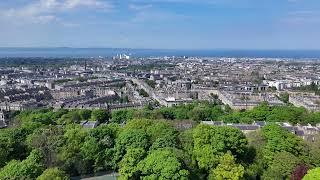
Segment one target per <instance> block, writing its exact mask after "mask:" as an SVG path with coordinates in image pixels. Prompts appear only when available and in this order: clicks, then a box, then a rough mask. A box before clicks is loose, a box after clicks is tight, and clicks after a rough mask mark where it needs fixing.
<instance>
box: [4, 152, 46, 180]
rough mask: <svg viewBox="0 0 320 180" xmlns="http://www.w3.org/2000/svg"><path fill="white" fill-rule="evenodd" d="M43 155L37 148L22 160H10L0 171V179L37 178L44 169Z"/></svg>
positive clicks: (27, 179)
mask: <svg viewBox="0 0 320 180" xmlns="http://www.w3.org/2000/svg"><path fill="white" fill-rule="evenodd" d="M42 158H43V155H42V154H41V152H40V151H38V150H33V151H32V152H31V153H30V155H29V156H28V157H27V159H25V160H23V161H18V160H12V161H10V162H9V163H8V164H7V165H6V166H4V167H3V168H2V169H1V171H0V179H26V180H32V179H35V178H37V177H38V176H39V175H40V174H41V173H42V171H43V170H44V165H43V163H42Z"/></svg>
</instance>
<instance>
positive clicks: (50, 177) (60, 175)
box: [37, 167, 69, 180]
mask: <svg viewBox="0 0 320 180" xmlns="http://www.w3.org/2000/svg"><path fill="white" fill-rule="evenodd" d="M68 179H69V177H68V176H67V174H66V173H65V172H64V171H62V170H60V169H58V168H56V167H54V168H49V169H46V170H45V171H44V172H43V173H42V174H41V175H40V176H39V177H38V178H37V180H68Z"/></svg>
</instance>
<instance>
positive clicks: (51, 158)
mask: <svg viewBox="0 0 320 180" xmlns="http://www.w3.org/2000/svg"><path fill="white" fill-rule="evenodd" d="M63 134H64V131H63V130H62V129H61V128H58V127H56V126H49V127H46V128H40V129H37V130H35V132H34V133H33V134H31V135H29V136H28V137H27V140H26V142H27V144H28V146H29V148H30V149H38V150H40V151H41V152H42V153H43V154H45V156H44V164H45V165H46V166H47V167H52V166H55V165H58V158H57V154H58V151H59V150H58V149H59V148H60V147H61V146H62V145H63V143H64V141H63V140H64V139H63Z"/></svg>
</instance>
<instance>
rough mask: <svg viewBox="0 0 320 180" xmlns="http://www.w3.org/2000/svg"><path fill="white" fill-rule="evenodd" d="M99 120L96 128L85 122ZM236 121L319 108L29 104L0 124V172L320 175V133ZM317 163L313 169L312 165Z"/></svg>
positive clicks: (297, 115)
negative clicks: (311, 136)
mask: <svg viewBox="0 0 320 180" xmlns="http://www.w3.org/2000/svg"><path fill="white" fill-rule="evenodd" d="M88 120H89V121H90V120H91V121H98V122H99V123H100V125H99V126H98V127H96V128H94V129H87V128H83V127H82V126H81V124H80V122H81V121H88ZM202 120H224V121H226V122H234V123H239V122H242V123H251V122H253V121H258V120H264V121H270V122H275V121H288V122H292V123H313V124H315V123H319V122H320V114H318V113H311V112H307V111H306V110H304V109H302V108H296V107H292V106H284V107H269V106H268V105H267V104H262V105H260V106H259V107H257V108H254V109H252V110H248V111H241V112H240V111H233V110H231V109H230V108H228V107H227V106H226V107H225V106H221V105H219V104H217V103H208V102H204V103H197V102H195V103H192V104H189V105H183V106H176V107H171V108H167V107H161V108H155V107H154V106H151V105H150V106H147V107H146V108H144V109H139V110H138V109H127V110H119V111H114V112H112V113H111V114H110V113H109V112H107V111H104V110H92V111H91V110H70V111H68V110H64V109H61V110H58V111H53V110H52V109H42V110H33V111H23V112H20V113H19V114H17V115H16V116H15V119H14V121H13V122H12V123H11V125H10V128H7V129H1V130H0V168H1V169H0V179H37V178H38V179H61V180H65V179H69V178H70V177H73V176H79V175H85V174H92V173H97V172H112V171H115V172H119V174H120V177H119V178H120V179H130V180H131V179H133V180H134V179H195V180H197V179H210V180H211V179H215V180H220V179H221V180H223V179H230V180H240V179H263V180H269V179H294V180H295V179H301V178H302V177H304V176H305V177H304V179H308V178H309V179H310V178H312V177H315V176H317V175H319V171H318V169H314V168H316V167H320V140H319V139H316V141H314V142H306V141H304V140H303V139H301V138H300V137H298V136H296V135H294V134H292V133H291V132H289V131H287V130H286V129H283V128H281V127H279V126H278V125H276V124H272V123H271V124H269V125H267V126H265V127H264V128H262V129H261V130H259V131H255V132H252V133H249V134H246V135H245V134H243V133H242V132H241V131H240V130H239V129H235V128H232V127H228V126H221V127H220V126H209V125H204V124H200V123H199V122H200V121H202ZM313 169H314V170H313Z"/></svg>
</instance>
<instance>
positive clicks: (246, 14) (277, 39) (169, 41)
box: [0, 0, 320, 49]
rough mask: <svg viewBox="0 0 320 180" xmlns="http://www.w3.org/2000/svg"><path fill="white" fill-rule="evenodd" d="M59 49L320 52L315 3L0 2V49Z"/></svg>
mask: <svg viewBox="0 0 320 180" xmlns="http://www.w3.org/2000/svg"><path fill="white" fill-rule="evenodd" d="M62 46H63V47H124V48H160V49H163V48H165V49H217V48H219V49H220V48H222V49H320V1H319V0H1V1H0V47H62Z"/></svg>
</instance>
